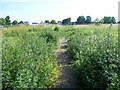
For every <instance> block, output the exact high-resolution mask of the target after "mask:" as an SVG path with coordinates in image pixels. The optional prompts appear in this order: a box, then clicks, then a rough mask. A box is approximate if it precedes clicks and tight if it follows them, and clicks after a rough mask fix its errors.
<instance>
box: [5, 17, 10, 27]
mask: <svg viewBox="0 0 120 90" xmlns="http://www.w3.org/2000/svg"><path fill="white" fill-rule="evenodd" d="M5 20H6V25H10V17H9V16H6V18H5Z"/></svg>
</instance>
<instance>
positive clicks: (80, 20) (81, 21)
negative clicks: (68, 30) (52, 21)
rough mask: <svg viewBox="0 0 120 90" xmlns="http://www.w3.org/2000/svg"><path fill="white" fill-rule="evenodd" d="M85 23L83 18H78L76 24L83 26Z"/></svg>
mask: <svg viewBox="0 0 120 90" xmlns="http://www.w3.org/2000/svg"><path fill="white" fill-rule="evenodd" d="M84 23H85V18H84V16H79V17H78V18H77V24H84Z"/></svg>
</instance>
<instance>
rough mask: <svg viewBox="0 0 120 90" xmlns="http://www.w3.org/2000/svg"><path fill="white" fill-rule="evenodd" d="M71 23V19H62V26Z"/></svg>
mask: <svg viewBox="0 0 120 90" xmlns="http://www.w3.org/2000/svg"><path fill="white" fill-rule="evenodd" d="M70 23H71V18H67V19H63V21H62V24H63V25H70Z"/></svg>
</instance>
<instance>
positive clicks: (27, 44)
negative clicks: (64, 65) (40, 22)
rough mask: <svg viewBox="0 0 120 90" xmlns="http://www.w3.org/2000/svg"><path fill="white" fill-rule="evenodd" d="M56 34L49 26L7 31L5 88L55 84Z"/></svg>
mask: <svg viewBox="0 0 120 90" xmlns="http://www.w3.org/2000/svg"><path fill="white" fill-rule="evenodd" d="M49 30H50V31H49ZM56 34H57V33H54V31H53V30H52V29H51V28H45V27H37V28H31V27H23V28H22V27H21V28H20V27H18V28H17V27H12V28H8V30H5V31H4V32H3V36H4V37H3V44H2V83H3V88H47V87H51V85H53V84H54V82H55V81H56V79H57V78H58V68H57V62H56V56H55V55H54V49H55V48H56V44H55V43H56V42H57V40H55V36H57V35H56ZM51 37H52V38H51Z"/></svg>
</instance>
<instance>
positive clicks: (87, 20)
mask: <svg viewBox="0 0 120 90" xmlns="http://www.w3.org/2000/svg"><path fill="white" fill-rule="evenodd" d="M44 23H49V24H58V25H79V24H92V23H95V24H111V23H112V24H115V23H116V19H115V17H110V16H104V17H103V18H102V19H98V18H96V19H95V20H94V21H92V18H91V16H86V17H84V16H79V17H78V18H77V20H76V21H75V22H71V18H70V17H69V18H66V19H63V20H62V21H58V22H56V20H51V21H49V20H45V21H44ZM118 23H119V22H118ZM11 24H12V25H17V24H23V21H20V22H18V21H17V20H14V21H13V22H11V20H10V16H6V17H5V18H0V25H11Z"/></svg>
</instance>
